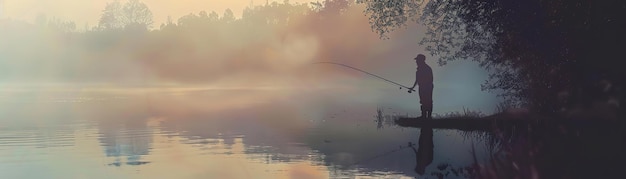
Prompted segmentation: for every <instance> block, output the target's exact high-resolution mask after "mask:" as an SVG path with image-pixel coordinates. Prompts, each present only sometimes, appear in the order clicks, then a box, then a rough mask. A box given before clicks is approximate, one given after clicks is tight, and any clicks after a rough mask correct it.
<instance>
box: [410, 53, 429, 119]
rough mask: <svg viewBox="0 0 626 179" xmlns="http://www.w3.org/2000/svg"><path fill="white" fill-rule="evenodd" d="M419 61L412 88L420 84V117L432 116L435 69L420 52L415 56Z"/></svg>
mask: <svg viewBox="0 0 626 179" xmlns="http://www.w3.org/2000/svg"><path fill="white" fill-rule="evenodd" d="M414 60H415V63H417V71H416V72H415V83H413V87H411V88H410V90H413V88H415V85H418V90H417V91H418V93H419V95H420V104H421V106H420V108H421V110H422V116H421V117H420V118H429V119H430V118H432V112H433V88H434V85H433V70H432V69H431V68H430V66H428V65H427V64H426V56H424V55H422V54H418V55H417V57H415V58H414Z"/></svg>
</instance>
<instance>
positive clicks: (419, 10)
mask: <svg viewBox="0 0 626 179" xmlns="http://www.w3.org/2000/svg"><path fill="white" fill-rule="evenodd" d="M358 2H360V3H364V4H366V5H367V10H366V11H365V12H366V13H367V14H368V15H370V23H371V24H372V27H373V29H374V30H376V31H377V32H378V33H379V34H381V35H386V34H387V33H388V32H390V31H391V30H393V29H395V28H397V27H400V26H403V25H405V24H406V23H407V22H408V21H409V20H410V19H418V21H419V22H420V23H421V24H423V25H424V28H426V29H427V34H426V36H425V37H424V38H423V39H422V41H421V43H422V44H424V45H427V47H426V50H428V51H430V52H431V54H433V55H437V56H439V57H441V59H440V60H439V64H441V65H443V64H446V63H447V62H449V61H453V60H459V59H471V60H475V61H478V62H479V63H480V64H481V65H482V66H483V67H485V68H486V69H489V70H490V71H491V80H489V81H488V82H487V83H485V84H484V86H483V88H484V89H488V90H504V92H505V93H504V95H505V96H507V97H513V98H516V99H520V100H522V101H521V102H522V103H526V104H528V105H529V106H530V107H533V109H534V110H537V111H541V112H554V111H558V110H561V109H562V107H574V106H575V105H579V104H583V105H591V104H592V101H598V102H601V103H613V102H610V101H611V100H616V99H618V98H621V99H619V100H621V101H623V96H624V95H623V93H622V92H621V91H620V88H622V87H623V85H624V84H625V82H624V80H623V76H624V71H623V70H622V69H621V66H620V65H618V61H615V60H613V59H615V58H616V57H620V56H622V55H621V54H620V53H621V49H623V47H624V46H626V35H624V33H622V32H621V30H620V29H622V28H621V27H623V26H625V25H626V19H625V18H626V14H625V13H626V11H624V6H626V3H625V2H624V1H611V0H606V1H582V0H574V1H561V0H556V1H540V0H532V1H490V0H487V1H485V0H470V1H454V0H434V1H427V2H423V1H415V0H400V1H379V0H360V1H358ZM620 96H621V97H620Z"/></svg>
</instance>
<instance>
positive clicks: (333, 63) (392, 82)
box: [313, 62, 415, 93]
mask: <svg viewBox="0 0 626 179" xmlns="http://www.w3.org/2000/svg"><path fill="white" fill-rule="evenodd" d="M313 64H332V65H338V66H342V67H346V68H349V69H353V70H356V71H360V72H363V73H365V74H367V75H370V76H373V77H376V78H378V79H381V80H385V81H386V82H389V83H391V84H394V85H398V86H400V89H402V88H403V87H404V88H406V89H409V91H408V92H409V93H411V92H413V91H415V90H414V89H411V88H409V87H406V86H404V85H401V84H399V83H396V82H394V81H391V80H388V79H386V78H383V77H381V76H378V75H376V74H373V73H370V72H367V71H365V70H361V69H359V68H356V67H352V66H349V65H346V64H341V63H336V62H315V63H313Z"/></svg>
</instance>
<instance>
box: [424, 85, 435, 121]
mask: <svg viewBox="0 0 626 179" xmlns="http://www.w3.org/2000/svg"><path fill="white" fill-rule="evenodd" d="M433 88H434V87H433V86H430V87H426V88H425V89H424V103H425V104H423V105H424V108H425V110H426V117H427V118H432V113H433Z"/></svg>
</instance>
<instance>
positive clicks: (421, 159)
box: [411, 128, 435, 175]
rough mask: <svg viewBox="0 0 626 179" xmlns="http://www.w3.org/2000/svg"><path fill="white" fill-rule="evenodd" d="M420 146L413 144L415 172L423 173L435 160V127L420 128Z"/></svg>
mask: <svg viewBox="0 0 626 179" xmlns="http://www.w3.org/2000/svg"><path fill="white" fill-rule="evenodd" d="M418 145H419V146H418V148H417V150H415V147H413V145H411V148H412V149H413V152H415V172H416V173H417V174H420V175H423V174H424V173H425V172H426V167H427V166H428V165H430V163H432V162H433V153H434V151H433V149H434V148H435V146H434V144H433V129H432V128H422V129H420V138H419V141H418Z"/></svg>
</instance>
